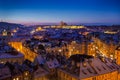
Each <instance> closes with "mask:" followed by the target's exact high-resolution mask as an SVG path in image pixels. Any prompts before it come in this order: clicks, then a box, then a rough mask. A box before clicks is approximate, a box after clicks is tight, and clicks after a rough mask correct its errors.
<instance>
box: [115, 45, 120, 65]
mask: <svg viewBox="0 0 120 80" xmlns="http://www.w3.org/2000/svg"><path fill="white" fill-rule="evenodd" d="M115 59H116V62H117V64H118V65H120V46H118V47H117V48H116V50H115Z"/></svg>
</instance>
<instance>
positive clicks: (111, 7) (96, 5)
mask: <svg viewBox="0 0 120 80" xmlns="http://www.w3.org/2000/svg"><path fill="white" fill-rule="evenodd" d="M119 7H120V1H119V0H106V1H104V0H97V1H96V0H70V1H68V0H65V1H64V0H59V1H56V0H12V1H11V0H0V19H1V20H3V21H7V22H14V23H23V24H26V23H27V24H39V23H59V22H60V21H65V22H67V23H74V24H75V23H90V24H91V23H101V24H119V23H120V17H119V16H120V8H119Z"/></svg>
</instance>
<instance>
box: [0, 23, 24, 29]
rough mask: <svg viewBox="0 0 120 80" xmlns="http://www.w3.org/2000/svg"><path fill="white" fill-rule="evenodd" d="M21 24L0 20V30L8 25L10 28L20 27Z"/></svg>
mask: <svg viewBox="0 0 120 80" xmlns="http://www.w3.org/2000/svg"><path fill="white" fill-rule="evenodd" d="M22 26H23V25H21V24H15V23H8V22H0V30H1V29H7V28H8V27H9V28H10V29H13V28H17V27H22Z"/></svg>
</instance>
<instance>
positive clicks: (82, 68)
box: [58, 54, 119, 80]
mask: <svg viewBox="0 0 120 80" xmlns="http://www.w3.org/2000/svg"><path fill="white" fill-rule="evenodd" d="M118 69H119V66H118V65H117V64H116V63H114V62H112V61H111V60H109V59H107V58H103V59H102V58H97V57H96V58H94V57H92V56H88V55H79V54H77V55H72V56H71V57H70V58H69V63H67V64H66V65H64V66H63V67H61V68H60V69H58V80H119V79H118Z"/></svg>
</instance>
